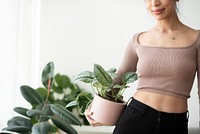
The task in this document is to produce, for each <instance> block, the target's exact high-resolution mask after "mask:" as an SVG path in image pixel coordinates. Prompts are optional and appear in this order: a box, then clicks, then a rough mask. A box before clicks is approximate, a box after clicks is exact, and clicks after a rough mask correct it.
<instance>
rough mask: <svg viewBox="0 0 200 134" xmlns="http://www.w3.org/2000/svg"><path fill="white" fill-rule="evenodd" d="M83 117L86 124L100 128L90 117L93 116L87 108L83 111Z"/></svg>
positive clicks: (99, 124)
mask: <svg viewBox="0 0 200 134" xmlns="http://www.w3.org/2000/svg"><path fill="white" fill-rule="evenodd" d="M84 114H85V117H86V119H87V120H88V122H89V123H90V124H91V125H92V126H93V127H96V126H102V124H101V123H99V122H97V121H95V120H94V119H93V118H92V117H91V116H92V115H93V112H92V111H90V108H88V109H87V110H85V113H84Z"/></svg>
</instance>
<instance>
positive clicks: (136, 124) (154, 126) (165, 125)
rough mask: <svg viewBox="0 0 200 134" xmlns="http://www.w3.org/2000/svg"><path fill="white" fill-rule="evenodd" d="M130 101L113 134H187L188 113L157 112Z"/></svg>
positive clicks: (133, 100) (135, 101) (137, 102)
mask: <svg viewBox="0 0 200 134" xmlns="http://www.w3.org/2000/svg"><path fill="white" fill-rule="evenodd" d="M131 99H132V100H131V102H130V103H129V104H128V105H127V107H126V108H125V110H124V111H123V113H122V115H121V117H120V119H119V121H118V123H117V125H116V127H115V129H114V132H113V134H188V117H189V115H188V112H185V113H165V112H159V111H157V110H155V109H153V108H151V107H149V106H147V105H145V104H143V103H141V102H139V101H137V100H135V99H134V98H131ZM175 105H176V104H175Z"/></svg>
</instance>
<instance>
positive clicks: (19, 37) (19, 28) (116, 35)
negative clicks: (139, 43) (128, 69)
mask: <svg viewBox="0 0 200 134" xmlns="http://www.w3.org/2000/svg"><path fill="white" fill-rule="evenodd" d="M40 4H41V5H40ZM199 5H200V1H199V0H192V1H188V0H181V1H180V15H181V19H182V20H183V21H184V22H185V23H186V24H188V25H190V26H192V27H193V28H196V29H200V24H199V22H200V15H198V8H199ZM0 19H1V20H0V29H1V30H0V44H1V45H0V58H1V59H0V61H1V66H0V71H1V73H0V74H1V77H0V90H1V92H2V93H1V94H0V100H1V101H0V129H1V128H3V127H5V124H6V121H7V120H8V119H9V118H11V117H12V115H13V111H12V108H13V107H14V106H19V105H18V104H21V105H20V106H22V105H24V102H23V101H22V98H21V95H20V94H19V86H20V85H21V84H31V85H34V86H37V84H39V82H40V73H41V70H42V69H43V67H44V65H45V64H46V63H47V62H49V61H54V63H55V68H56V72H60V73H65V74H68V75H69V76H71V77H73V76H74V75H76V74H77V73H79V72H80V71H83V70H86V69H89V70H90V69H92V65H93V64H94V63H98V64H101V65H103V66H104V67H105V68H110V67H116V68H117V67H118V66H119V64H120V63H121V60H122V57H123V53H124V49H125V47H126V45H127V44H128V42H129V40H130V39H131V37H132V36H133V34H134V33H136V32H139V31H143V30H146V29H148V28H149V27H151V26H153V25H154V20H153V18H152V17H151V16H150V15H149V14H148V13H147V11H146V9H145V3H144V1H143V0H1V1H0ZM40 20H41V21H40ZM8 80H9V81H8ZM82 86H85V88H89V87H87V86H86V85H82ZM135 87H136V83H135V84H133V85H132V88H131V89H128V90H127V92H126V93H125V95H126V96H125V98H126V99H128V98H129V97H130V96H131V95H132V94H133V92H134V91H135V90H134V89H135ZM196 93H197V88H196V83H195V84H194V88H193V90H192V93H191V96H192V98H190V99H189V110H190V124H189V125H190V127H197V126H198V120H199V115H198V107H199V104H198V100H197V95H196Z"/></svg>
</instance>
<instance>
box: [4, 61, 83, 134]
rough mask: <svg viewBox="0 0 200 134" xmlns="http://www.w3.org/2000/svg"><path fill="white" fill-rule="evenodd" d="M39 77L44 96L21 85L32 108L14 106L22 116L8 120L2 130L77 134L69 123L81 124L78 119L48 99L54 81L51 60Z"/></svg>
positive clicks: (23, 132)
mask: <svg viewBox="0 0 200 134" xmlns="http://www.w3.org/2000/svg"><path fill="white" fill-rule="evenodd" d="M41 79H42V84H43V85H44V87H45V88H46V90H47V95H46V98H45V99H44V98H43V97H42V95H41V94H40V93H39V92H37V91H36V90H35V89H33V88H32V87H30V86H28V85H23V86H21V87H20V91H21V94H22V96H23V97H24V99H25V100H26V101H28V102H29V103H30V104H31V107H32V108H31V109H27V108H23V107H15V108H14V111H15V112H17V113H18V114H20V115H22V116H15V117H13V118H12V119H10V120H8V122H7V127H6V128H4V129H3V131H11V132H17V133H20V134H52V133H56V132H57V131H58V129H61V130H63V131H64V132H66V133H68V134H77V131H76V130H75V129H74V128H73V127H72V126H71V124H73V125H81V122H80V121H79V119H78V118H77V117H75V116H74V114H72V113H71V112H70V111H69V110H67V109H65V108H64V107H63V106H62V105H60V104H52V103H50V101H49V97H50V90H51V88H52V85H53V81H54V63H53V62H49V63H48V64H47V65H46V66H45V67H44V69H43V72H42V77H41Z"/></svg>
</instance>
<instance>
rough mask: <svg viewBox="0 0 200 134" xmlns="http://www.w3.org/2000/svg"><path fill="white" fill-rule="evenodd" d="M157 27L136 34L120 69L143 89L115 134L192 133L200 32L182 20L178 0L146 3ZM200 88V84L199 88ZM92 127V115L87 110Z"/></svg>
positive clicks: (199, 62)
mask: <svg viewBox="0 0 200 134" xmlns="http://www.w3.org/2000/svg"><path fill="white" fill-rule="evenodd" d="M145 2H146V7H147V9H148V11H149V12H150V14H151V15H152V16H153V17H154V18H155V19H156V20H157V24H156V25H155V26H154V27H153V28H151V29H150V30H149V31H146V32H141V33H138V34H135V35H134V37H133V39H132V40H131V42H130V43H129V45H128V46H127V49H126V51H125V55H124V59H123V62H122V64H121V66H120V68H119V69H118V74H119V76H121V75H122V74H124V73H125V72H128V71H137V73H138V74H139V79H138V88H137V91H136V93H135V94H134V95H133V97H132V98H131V101H130V103H129V104H128V105H127V107H126V108H125V110H124V111H123V113H122V115H121V117H120V119H119V121H118V123H117V125H116V127H115V129H114V132H113V133H114V134H187V133H188V117H189V115H188V114H189V113H188V111H187V109H188V107H187V99H188V98H189V97H190V91H191V88H192V85H193V81H194V77H195V74H196V72H197V74H198V75H199V73H198V71H199V70H200V61H199V60H200V31H199V30H194V29H192V28H190V27H188V26H186V25H184V24H183V23H182V22H180V20H179V18H178V16H177V12H176V9H177V2H178V0H145ZM199 86H200V84H199ZM85 114H86V117H87V119H88V121H89V122H90V123H91V124H92V125H93V126H98V125H102V124H100V123H98V122H96V121H94V120H93V119H92V118H90V116H91V114H92V113H91V112H90V110H89V109H88V110H87V111H86V112H85Z"/></svg>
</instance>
